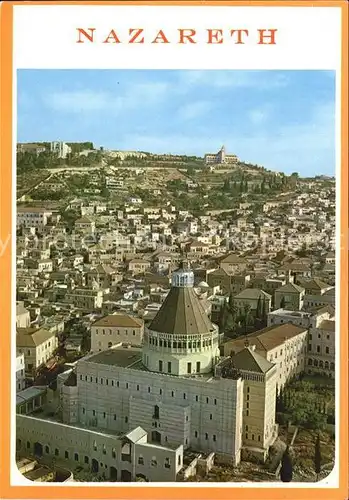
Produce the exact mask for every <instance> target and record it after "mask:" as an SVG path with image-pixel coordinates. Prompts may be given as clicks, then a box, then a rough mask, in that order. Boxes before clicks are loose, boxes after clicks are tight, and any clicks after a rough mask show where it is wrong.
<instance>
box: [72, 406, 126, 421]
mask: <svg viewBox="0 0 349 500" xmlns="http://www.w3.org/2000/svg"><path fill="white" fill-rule="evenodd" d="M97 413H98V415H99V414H101V415H103V418H107V413H106V412H105V411H104V412H96V410H92V416H93V417H95V416H96V415H97ZM82 414H83V415H86V408H83V409H82ZM73 416H75V414H74V413H73ZM113 419H114V420H116V413H114V415H113ZM127 423H128V417H125V424H127Z"/></svg>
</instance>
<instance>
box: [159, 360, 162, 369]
mask: <svg viewBox="0 0 349 500" xmlns="http://www.w3.org/2000/svg"><path fill="white" fill-rule="evenodd" d="M159 372H162V361H161V360H160V361H159Z"/></svg>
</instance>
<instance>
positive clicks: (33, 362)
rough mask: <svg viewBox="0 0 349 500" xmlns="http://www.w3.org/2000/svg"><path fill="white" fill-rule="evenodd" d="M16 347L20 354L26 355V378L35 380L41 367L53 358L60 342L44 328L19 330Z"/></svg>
mask: <svg viewBox="0 0 349 500" xmlns="http://www.w3.org/2000/svg"><path fill="white" fill-rule="evenodd" d="M16 346H17V351H18V354H23V355H24V364H25V375H26V378H33V377H35V374H36V370H37V369H38V368H39V366H41V365H43V364H44V363H46V362H47V361H48V360H49V359H50V358H51V357H52V355H53V353H54V351H55V350H56V349H57V346H58V341H57V338H56V336H55V334H52V333H51V332H49V331H48V330H45V329H44V328H17V342H16Z"/></svg>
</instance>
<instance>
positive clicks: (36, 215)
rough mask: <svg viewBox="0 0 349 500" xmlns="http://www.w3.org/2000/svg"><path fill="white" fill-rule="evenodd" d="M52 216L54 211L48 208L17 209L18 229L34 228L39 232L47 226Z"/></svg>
mask: <svg viewBox="0 0 349 500" xmlns="http://www.w3.org/2000/svg"><path fill="white" fill-rule="evenodd" d="M51 216H52V211H50V210H47V209H46V208H36V207H17V220H16V224H17V228H19V227H25V228H29V227H34V228H36V229H38V230H42V229H43V228H44V227H45V226H46V225H47V223H48V219H49V217H51Z"/></svg>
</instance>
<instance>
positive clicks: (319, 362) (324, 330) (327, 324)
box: [306, 308, 336, 378]
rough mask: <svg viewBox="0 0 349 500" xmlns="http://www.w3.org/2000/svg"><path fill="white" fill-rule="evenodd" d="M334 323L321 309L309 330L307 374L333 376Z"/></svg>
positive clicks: (325, 310) (324, 309)
mask: <svg viewBox="0 0 349 500" xmlns="http://www.w3.org/2000/svg"><path fill="white" fill-rule="evenodd" d="M335 348H336V321H335V318H334V317H333V315H332V314H331V313H330V312H328V308H323V310H322V311H320V314H318V315H317V317H315V318H314V320H313V321H312V324H311V327H310V329H309V343H308V359H307V370H306V371H307V372H308V373H309V374H313V373H314V374H320V375H324V376H327V377H330V378H334V376H335V361H336V359H335Z"/></svg>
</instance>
